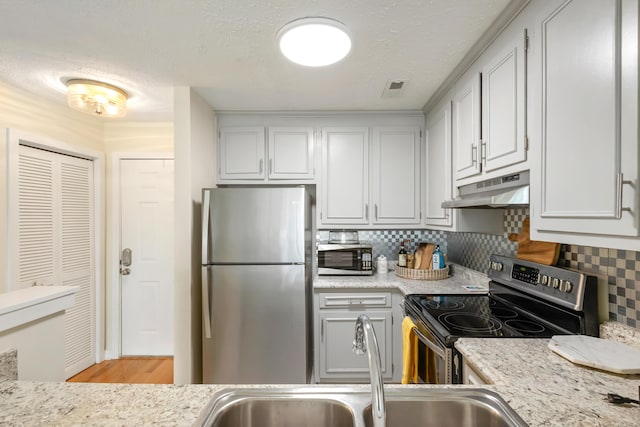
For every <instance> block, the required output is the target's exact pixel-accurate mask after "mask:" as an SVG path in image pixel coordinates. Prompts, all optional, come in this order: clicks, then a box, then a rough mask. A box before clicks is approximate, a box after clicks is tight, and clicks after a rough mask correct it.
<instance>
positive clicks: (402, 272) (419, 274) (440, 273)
mask: <svg viewBox="0 0 640 427" xmlns="http://www.w3.org/2000/svg"><path fill="white" fill-rule="evenodd" d="M396 276H399V277H402V278H404V279H415V280H442V279H446V278H447V277H449V266H448V265H447V266H445V267H444V268H443V269H441V270H416V269H413V268H405V267H399V266H396Z"/></svg>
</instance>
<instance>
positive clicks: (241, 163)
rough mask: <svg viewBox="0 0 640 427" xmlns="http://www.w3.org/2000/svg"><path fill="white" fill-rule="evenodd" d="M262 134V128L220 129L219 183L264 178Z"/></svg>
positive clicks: (263, 140)
mask: <svg viewBox="0 0 640 427" xmlns="http://www.w3.org/2000/svg"><path fill="white" fill-rule="evenodd" d="M264 133H265V130H264V127H263V126H242V127H233V128H223V129H220V132H219V134H218V147H219V151H218V152H219V158H218V162H219V167H218V174H219V178H220V180H221V181H224V180H238V179H248V180H263V179H264V178H265V176H266V175H265V165H264V163H265V145H264V144H265V135H264Z"/></svg>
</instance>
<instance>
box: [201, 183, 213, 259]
mask: <svg viewBox="0 0 640 427" xmlns="http://www.w3.org/2000/svg"><path fill="white" fill-rule="evenodd" d="M203 196H204V198H203V200H202V265H206V264H208V263H209V217H210V215H211V191H210V190H205V191H204V194H203Z"/></svg>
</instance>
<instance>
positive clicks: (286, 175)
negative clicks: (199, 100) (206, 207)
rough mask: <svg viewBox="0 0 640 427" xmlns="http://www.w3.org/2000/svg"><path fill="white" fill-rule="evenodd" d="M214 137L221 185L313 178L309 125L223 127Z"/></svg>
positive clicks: (311, 134) (311, 136) (312, 141)
mask: <svg viewBox="0 0 640 427" xmlns="http://www.w3.org/2000/svg"><path fill="white" fill-rule="evenodd" d="M265 134H267V135H268V137H265ZM218 136H219V142H218V145H219V159H218V162H219V168H218V172H219V178H220V183H221V184H225V183H241V182H242V181H249V182H254V183H257V182H269V181H279V180H293V181H300V182H306V181H310V180H313V179H314V174H315V167H314V130H313V128H311V127H293V126H280V127H277V126H276V127H269V128H268V132H267V130H266V129H265V127H264V126H237V127H226V128H222V129H220V132H219V135H218Z"/></svg>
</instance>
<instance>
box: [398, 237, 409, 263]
mask: <svg viewBox="0 0 640 427" xmlns="http://www.w3.org/2000/svg"><path fill="white" fill-rule="evenodd" d="M406 266H407V250H406V249H405V247H404V240H400V251H399V252H398V267H406Z"/></svg>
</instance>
